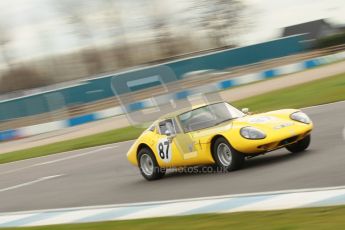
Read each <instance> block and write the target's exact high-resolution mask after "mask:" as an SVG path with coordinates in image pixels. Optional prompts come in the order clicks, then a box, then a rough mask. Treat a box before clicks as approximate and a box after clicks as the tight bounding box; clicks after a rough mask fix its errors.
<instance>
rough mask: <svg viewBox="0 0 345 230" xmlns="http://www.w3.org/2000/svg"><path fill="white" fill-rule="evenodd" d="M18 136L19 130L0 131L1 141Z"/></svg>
mask: <svg viewBox="0 0 345 230" xmlns="http://www.w3.org/2000/svg"><path fill="white" fill-rule="evenodd" d="M17 137H18V132H17V130H5V131H0V141H8V140H13V139H16V138H17Z"/></svg>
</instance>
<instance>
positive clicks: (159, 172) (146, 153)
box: [138, 148, 166, 181]
mask: <svg viewBox="0 0 345 230" xmlns="http://www.w3.org/2000/svg"><path fill="white" fill-rule="evenodd" d="M146 159H147V160H148V161H150V160H151V163H152V168H153V170H152V172H151V173H148V172H147V170H145V168H143V167H142V161H143V160H146ZM138 166H139V170H140V173H141V175H142V176H143V177H144V178H145V179H146V180H148V181H152V180H158V179H160V178H162V177H163V176H164V175H165V171H166V170H165V169H164V168H161V167H159V165H158V163H157V160H156V157H155V156H154V154H153V152H152V151H151V149H149V148H142V149H140V150H139V153H138Z"/></svg>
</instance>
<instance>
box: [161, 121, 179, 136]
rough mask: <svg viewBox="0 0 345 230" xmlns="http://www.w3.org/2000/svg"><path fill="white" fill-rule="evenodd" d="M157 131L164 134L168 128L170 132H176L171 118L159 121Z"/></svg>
mask: <svg viewBox="0 0 345 230" xmlns="http://www.w3.org/2000/svg"><path fill="white" fill-rule="evenodd" d="M158 125H159V133H160V134H162V135H165V133H166V131H167V130H169V131H170V133H171V134H176V129H175V124H174V122H173V120H172V119H167V120H165V121H161V122H159V124H158Z"/></svg>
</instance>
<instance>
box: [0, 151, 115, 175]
mask: <svg viewBox="0 0 345 230" xmlns="http://www.w3.org/2000/svg"><path fill="white" fill-rule="evenodd" d="M117 147H118V146H117V145H116V146H107V147H103V148H100V149H95V150H92V151H88V152H84V153H79V154H76V155H72V156H67V157H62V158H58V159H55V160H51V161H45V162H42V163H36V164H33V165H29V166H26V167H22V168H18V169H13V170H8V171H5V172H2V173H0V176H1V175H4V174H9V173H14V172H18V171H22V170H25V169H29V168H34V167H37V166H42V165H48V164H54V163H58V162H61V161H66V160H70V159H74V158H78V157H83V156H87V155H90V154H93V153H96V152H101V151H103V150H107V149H112V148H117Z"/></svg>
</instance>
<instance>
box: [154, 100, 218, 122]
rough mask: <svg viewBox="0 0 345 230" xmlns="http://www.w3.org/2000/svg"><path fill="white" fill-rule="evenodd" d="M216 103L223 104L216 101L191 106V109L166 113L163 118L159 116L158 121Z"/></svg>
mask: <svg viewBox="0 0 345 230" xmlns="http://www.w3.org/2000/svg"><path fill="white" fill-rule="evenodd" d="M218 103H223V101H218V102H213V103H203V104H198V105H193V106H192V107H187V108H184V109H179V110H176V111H174V112H171V113H167V114H165V115H163V116H161V117H160V118H159V119H158V120H164V119H169V118H174V117H177V116H178V115H181V114H182V113H186V112H189V111H191V110H194V109H198V108H201V107H204V106H207V105H212V104H218Z"/></svg>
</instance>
